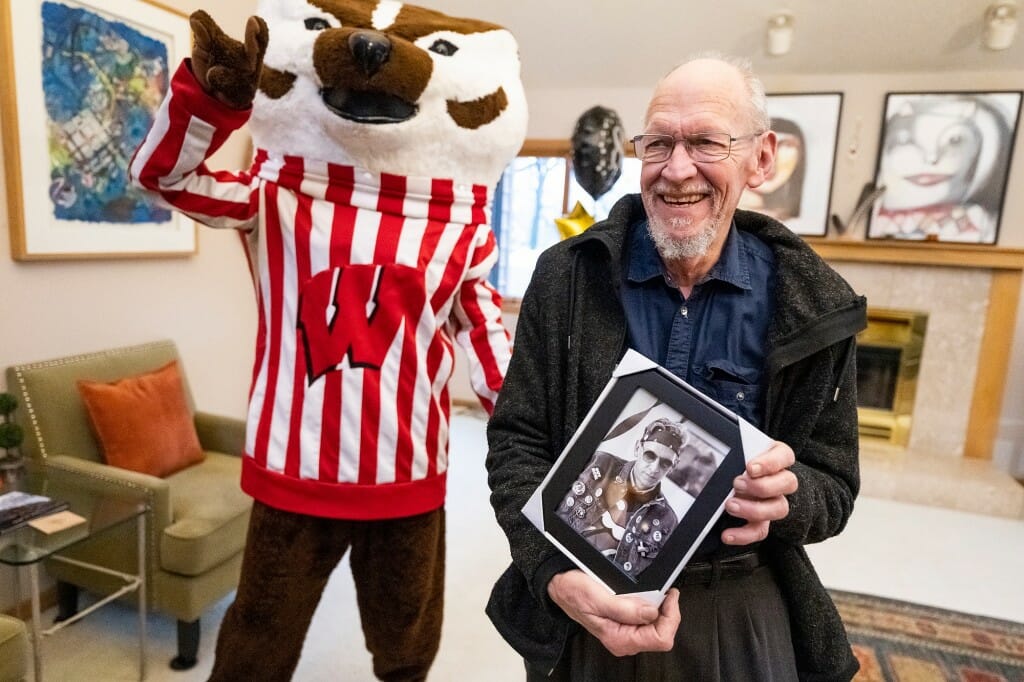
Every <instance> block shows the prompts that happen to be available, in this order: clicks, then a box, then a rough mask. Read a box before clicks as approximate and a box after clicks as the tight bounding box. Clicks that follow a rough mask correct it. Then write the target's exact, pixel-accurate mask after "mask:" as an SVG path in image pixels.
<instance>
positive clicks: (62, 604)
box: [53, 580, 78, 623]
mask: <svg viewBox="0 0 1024 682" xmlns="http://www.w3.org/2000/svg"><path fill="white" fill-rule="evenodd" d="M76 613H78V585H72V584H71V583H66V582H64V581H63V580H58V581H57V616H56V617H55V618H54V619H53V622H54V623H60V622H62V621H65V620H67V619H68V618H71V617H72V616H74V615H75V614H76Z"/></svg>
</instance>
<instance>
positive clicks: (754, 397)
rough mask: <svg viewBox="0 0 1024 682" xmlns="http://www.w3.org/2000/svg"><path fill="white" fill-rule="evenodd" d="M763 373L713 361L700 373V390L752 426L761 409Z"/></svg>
mask: <svg viewBox="0 0 1024 682" xmlns="http://www.w3.org/2000/svg"><path fill="white" fill-rule="evenodd" d="M760 374H761V372H760V371H759V370H756V369H752V368H749V367H743V366H740V365H737V364H736V363H734V362H730V361H729V360H711V361H709V362H708V363H707V364H706V365H705V366H704V367H702V368H700V370H699V371H698V372H697V382H696V383H697V388H699V389H700V390H701V391H703V392H704V393H706V394H707V395H709V396H711V397H712V398H713V399H714V400H716V401H717V402H719V403H720V404H722V405H723V406H725V407H727V408H729V409H730V410H732V411H733V412H735V413H736V414H738V415H739V416H741V417H743V418H744V419H746V420H747V421H749V422H751V423H752V424H755V425H756V424H758V423H759V421H758V416H757V415H758V414H759V413H760V409H761V386H760V384H759V380H760V378H761V377H760Z"/></svg>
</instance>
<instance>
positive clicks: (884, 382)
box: [857, 308, 928, 445]
mask: <svg viewBox="0 0 1024 682" xmlns="http://www.w3.org/2000/svg"><path fill="white" fill-rule="evenodd" d="M927 326H928V314H927V313H920V312H913V311H907V310H891V309H881V308H868V326H867V329H865V330H864V331H862V332H861V333H860V334H858V335H857V415H858V420H859V423H860V435H861V437H868V438H875V439H881V440H884V441H887V442H889V443H892V444H894V445H906V444H907V442H908V441H909V439H910V423H911V417H912V414H913V411H914V396H915V394H916V392H917V376H918V373H919V371H920V368H921V350H922V349H923V348H924V334H925V328H926V327H927Z"/></svg>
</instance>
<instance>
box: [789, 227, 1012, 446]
mask: <svg viewBox="0 0 1024 682" xmlns="http://www.w3.org/2000/svg"><path fill="white" fill-rule="evenodd" d="M807 241H808V243H810V244H811V246H812V247H813V248H814V249H815V251H817V252H818V253H819V254H820V255H821V256H822V257H823V258H825V259H826V260H827V261H829V263H830V264H831V265H832V266H833V267H834V268H835V269H836V270H837V271H838V272H839V273H840V274H842V275H843V277H845V278H846V280H847V281H848V282H850V284H851V286H853V288H854V289H855V290H856V291H857V292H858V293H861V294H864V295H865V296H866V297H867V299H868V305H869V306H871V307H878V308H898V309H903V310H915V311H922V312H926V313H928V328H927V332H926V334H925V341H924V351H923V355H922V358H921V373H920V376H919V379H918V386H917V397H916V400H915V404H914V415H913V422H912V424H911V430H910V442H909V444H908V446H907V448H906V449H907V450H908V451H910V452H916V453H921V454H927V455H928V456H930V457H946V458H951V459H958V458H969V459H982V460H988V459H991V458H992V451H993V448H994V445H995V440H996V434H997V430H998V425H999V416H1000V411H1001V407H1002V400H1003V392H1004V389H1005V385H1004V383H1005V380H1006V375H1007V371H1008V369H1009V363H1010V350H1011V347H1012V341H1013V333H1014V329H1015V320H1016V314H1017V304H1018V299H1019V297H1020V290H1021V273H1022V270H1024V249H1005V248H998V247H983V246H975V245H960V244H948V243H943V244H938V243H931V242H891V241H878V242H873V241H868V242H853V241H841V240H825V239H808V240H807ZM981 358H984V362H981ZM968 434H970V438H968Z"/></svg>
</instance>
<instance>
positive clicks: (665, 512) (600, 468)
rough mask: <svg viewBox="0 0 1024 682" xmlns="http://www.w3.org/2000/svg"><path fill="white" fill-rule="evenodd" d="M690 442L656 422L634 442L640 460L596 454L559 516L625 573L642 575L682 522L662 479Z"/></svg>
mask: <svg viewBox="0 0 1024 682" xmlns="http://www.w3.org/2000/svg"><path fill="white" fill-rule="evenodd" d="M686 442H687V434H686V432H684V430H683V429H682V427H681V425H680V424H678V423H677V422H673V421H670V420H668V419H655V420H654V421H652V422H651V423H650V424H648V425H647V427H646V428H645V429H644V433H643V435H642V436H641V437H640V439H639V440H638V441H637V443H636V459H634V460H632V461H629V460H623V459H621V458H619V457H616V456H615V455H612V454H609V453H607V452H601V451H598V452H596V453H594V456H593V458H591V460H590V462H589V463H588V464H587V466H586V467H584V469H583V471H581V472H580V475H579V477H577V479H576V481H575V482H574V483H573V484H572V488H571V489H570V491H569V492H568V494H567V495H566V496H565V499H563V500H562V502H561V503H560V504H559V507H558V510H557V512H556V513H557V515H558V516H559V518H561V519H563V520H564V521H565V522H566V523H568V524H569V526H570V527H571V528H572V529H573V530H575V531H576V532H577V533H579V534H580V535H581V536H582V537H583V538H584V539H586V540H587V541H588V542H589V543H590V544H591V545H593V546H594V547H596V548H597V549H598V550H600V551H601V552H602V553H603V554H604V555H605V556H607V557H609V558H611V559H612V560H613V561H614V562H615V563H616V564H617V565H618V566H619V567H620V568H621V569H622V570H623V571H625V572H626V573H627V574H629V575H630V576H633V577H636V576H638V575H640V573H641V572H642V571H643V570H644V569H645V568H647V567H648V566H649V565H650V564H651V562H652V561H654V559H655V558H657V556H658V554H659V553H660V552H661V548H662V547H664V545H665V543H666V542H667V541H668V537H669V535H671V534H672V531H673V530H674V529H675V527H676V523H677V522H678V519H677V518H676V514H675V512H674V511H673V510H672V507H670V506H669V503H668V501H667V500H666V499H665V495H664V494H663V493H662V492H661V480H662V479H663V478H664V477H665V475H666V474H667V473H668V472H669V471H671V470H672V468H673V467H674V466H675V463H676V460H678V459H679V453H680V452H682V449H683V446H684V445H685V444H686Z"/></svg>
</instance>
